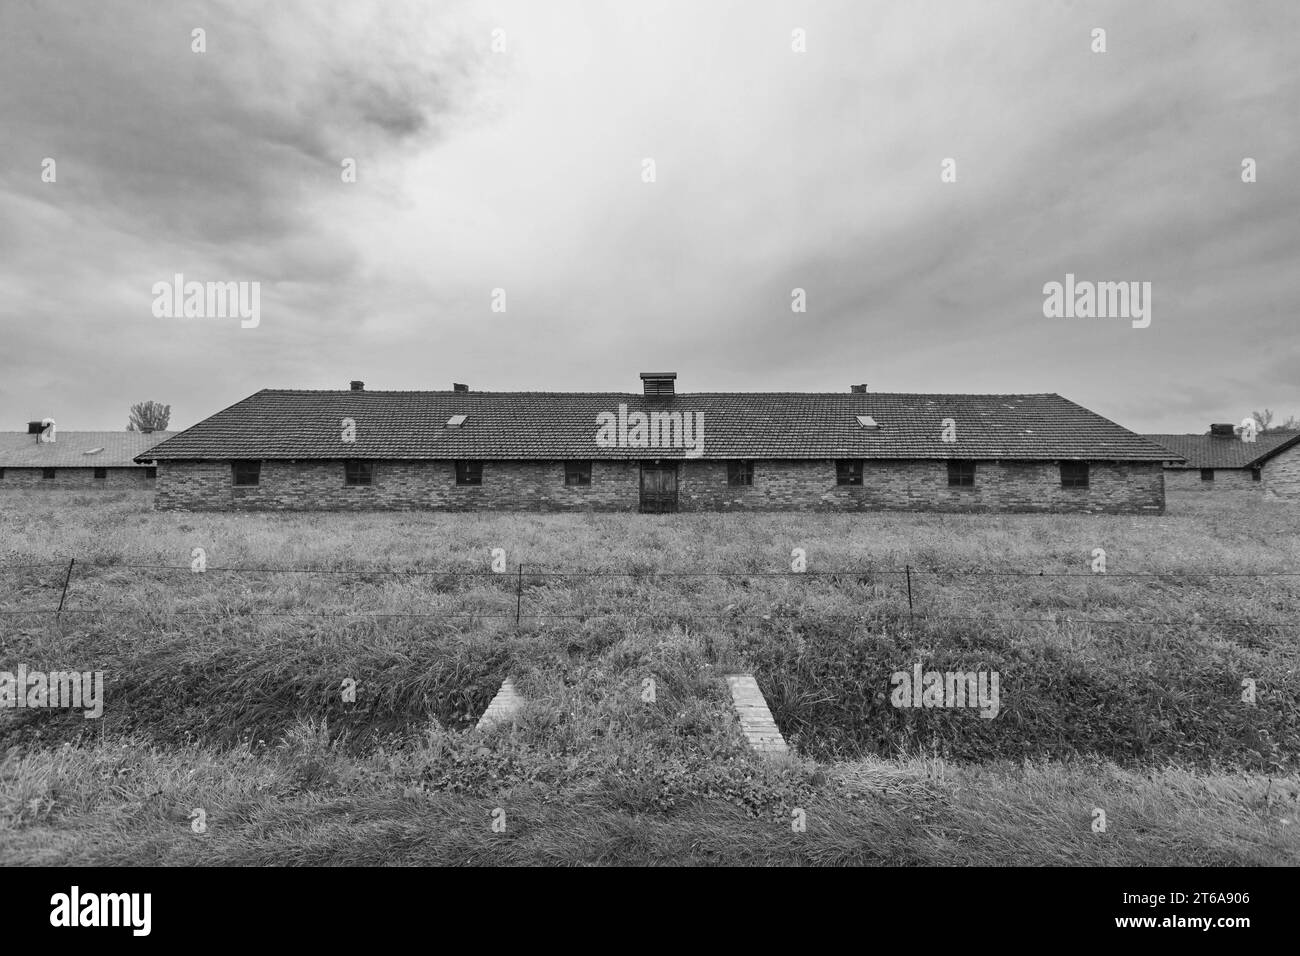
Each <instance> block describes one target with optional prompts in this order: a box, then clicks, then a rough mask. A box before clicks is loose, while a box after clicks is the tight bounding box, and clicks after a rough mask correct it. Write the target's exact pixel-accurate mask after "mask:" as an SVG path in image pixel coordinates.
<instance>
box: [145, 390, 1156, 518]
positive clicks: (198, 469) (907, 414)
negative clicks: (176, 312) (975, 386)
mask: <svg viewBox="0 0 1300 956" xmlns="http://www.w3.org/2000/svg"><path fill="white" fill-rule="evenodd" d="M641 378H642V382H643V390H642V391H641V392H635V393H591V392H478V391H470V390H469V389H467V388H466V387H465V386H462V385H457V386H455V387H454V388H453V389H452V390H451V391H419V392H384V391H367V390H366V389H365V388H364V386H363V385H362V383H361V382H353V383H352V387H351V388H350V389H347V390H340V391H289V390H273V389H267V390H263V391H260V392H258V393H256V394H255V395H251V396H249V397H248V398H246V399H244V400H243V401H242V402H239V403H237V404H235V405H232V406H231V407H230V408H227V409H226V410H224V411H222V412H218V413H217V414H216V415H213V416H212V417H211V418H208V419H207V420H205V421H203V422H200V423H199V424H197V425H195V426H194V427H193V428H190V429H187V430H186V431H183V432H181V433H180V434H178V435H175V436H174V437H172V438H170V439H168V440H167V441H165V442H163V443H162V444H160V445H158V446H156V447H155V448H152V449H150V451H149V453H148V454H149V457H150V458H151V459H155V460H156V461H157V467H158V483H157V490H156V498H155V501H156V506H157V507H159V508H176V509H193V510H201V509H212V510H316V509H322V510H368V509H431V510H445V511H584V510H592V511H638V510H639V511H655V512H659V511H750V510H769V511H786V510H789V511H815V510H825V511H876V510H905V511H956V512H963V511H1043V512H1107V513H1117V514H1159V513H1161V512H1163V511H1164V506H1165V491H1164V472H1163V468H1162V463H1163V462H1165V461H1167V460H1170V459H1171V454H1170V452H1169V451H1168V450H1167V449H1165V448H1162V447H1161V446H1159V445H1157V444H1155V443H1154V442H1151V441H1149V440H1148V439H1146V438H1143V437H1141V436H1139V435H1136V434H1134V433H1133V432H1130V431H1128V430H1126V429H1124V428H1121V427H1120V426H1119V425H1116V424H1115V423H1114V422H1111V421H1108V420H1107V419H1105V418H1102V417H1101V416H1100V415H1097V414H1095V413H1094V412H1091V411H1089V410H1088V409H1086V408H1083V407H1081V406H1079V405H1076V404H1074V403H1073V402H1070V401H1067V400H1066V399H1064V398H1061V397H1060V396H1059V395H1050V394H1048V395H915V394H881V393H874V392H869V391H867V389H866V386H853V387H852V388H851V389H850V390H848V391H846V392H843V393H788V392H699V393H680V394H679V393H677V392H676V390H675V379H676V375H675V374H674V373H671V372H663V373H650V372H647V373H643V374H642V376H641Z"/></svg>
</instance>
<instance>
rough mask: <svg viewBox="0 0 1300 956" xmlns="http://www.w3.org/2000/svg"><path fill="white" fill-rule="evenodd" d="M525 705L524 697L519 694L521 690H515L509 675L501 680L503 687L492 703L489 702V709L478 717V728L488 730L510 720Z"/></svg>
mask: <svg viewBox="0 0 1300 956" xmlns="http://www.w3.org/2000/svg"><path fill="white" fill-rule="evenodd" d="M523 705H524V699H523V698H522V697H520V696H519V691H517V690H515V685H514V684H513V683H511V681H510V678H508V677H507V678H506V679H505V680H503V681H502V682H501V689H500V690H499V691H497V695H496V696H495V697H493V698H492V703H490V704H488V706H487V710H485V711H483V716H482V717H480V718H479V719H478V729H479V730H487V729H488V728H489V727H493V726H495V725H496V724H499V723H501V722H502V721H506V720H509V719H510V718H511V717H513V716H514V715H515V714H516V713H517V712H518V711H519V708H520V707H522V706H523Z"/></svg>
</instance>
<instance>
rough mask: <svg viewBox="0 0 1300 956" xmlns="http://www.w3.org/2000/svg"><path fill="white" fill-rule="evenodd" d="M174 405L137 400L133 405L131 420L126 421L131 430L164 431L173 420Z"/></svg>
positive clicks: (127, 427) (127, 428)
mask: <svg viewBox="0 0 1300 956" xmlns="http://www.w3.org/2000/svg"><path fill="white" fill-rule="evenodd" d="M171 417H172V407H171V406H170V405H162V404H159V403H158V402H136V403H135V404H134V405H132V406H131V420H130V421H129V422H127V423H126V430H127V431H129V432H162V431H166V430H167V423H168V422H169V421H171Z"/></svg>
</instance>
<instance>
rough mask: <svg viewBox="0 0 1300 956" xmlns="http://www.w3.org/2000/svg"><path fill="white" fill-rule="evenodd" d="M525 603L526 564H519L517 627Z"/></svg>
mask: <svg viewBox="0 0 1300 956" xmlns="http://www.w3.org/2000/svg"><path fill="white" fill-rule="evenodd" d="M523 603H524V563H523V562H522V561H520V562H519V578H518V581H517V583H516V584H515V627H518V626H519V610H520V608H521V607H522V606H523Z"/></svg>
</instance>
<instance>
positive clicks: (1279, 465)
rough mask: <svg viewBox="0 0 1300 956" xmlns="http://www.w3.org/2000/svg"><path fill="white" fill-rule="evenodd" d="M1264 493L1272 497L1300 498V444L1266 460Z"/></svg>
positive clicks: (1263, 477)
mask: <svg viewBox="0 0 1300 956" xmlns="http://www.w3.org/2000/svg"><path fill="white" fill-rule="evenodd" d="M1261 477H1262V479H1263V485H1264V493H1265V494H1266V495H1268V496H1269V497H1270V498H1298V499H1300V445H1293V446H1292V447H1290V448H1288V449H1287V450H1286V451H1284V452H1282V453H1281V454H1279V455H1275V456H1274V457H1272V458H1270V459H1269V460H1268V461H1266V462H1264V474H1263V475H1262V476H1261Z"/></svg>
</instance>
